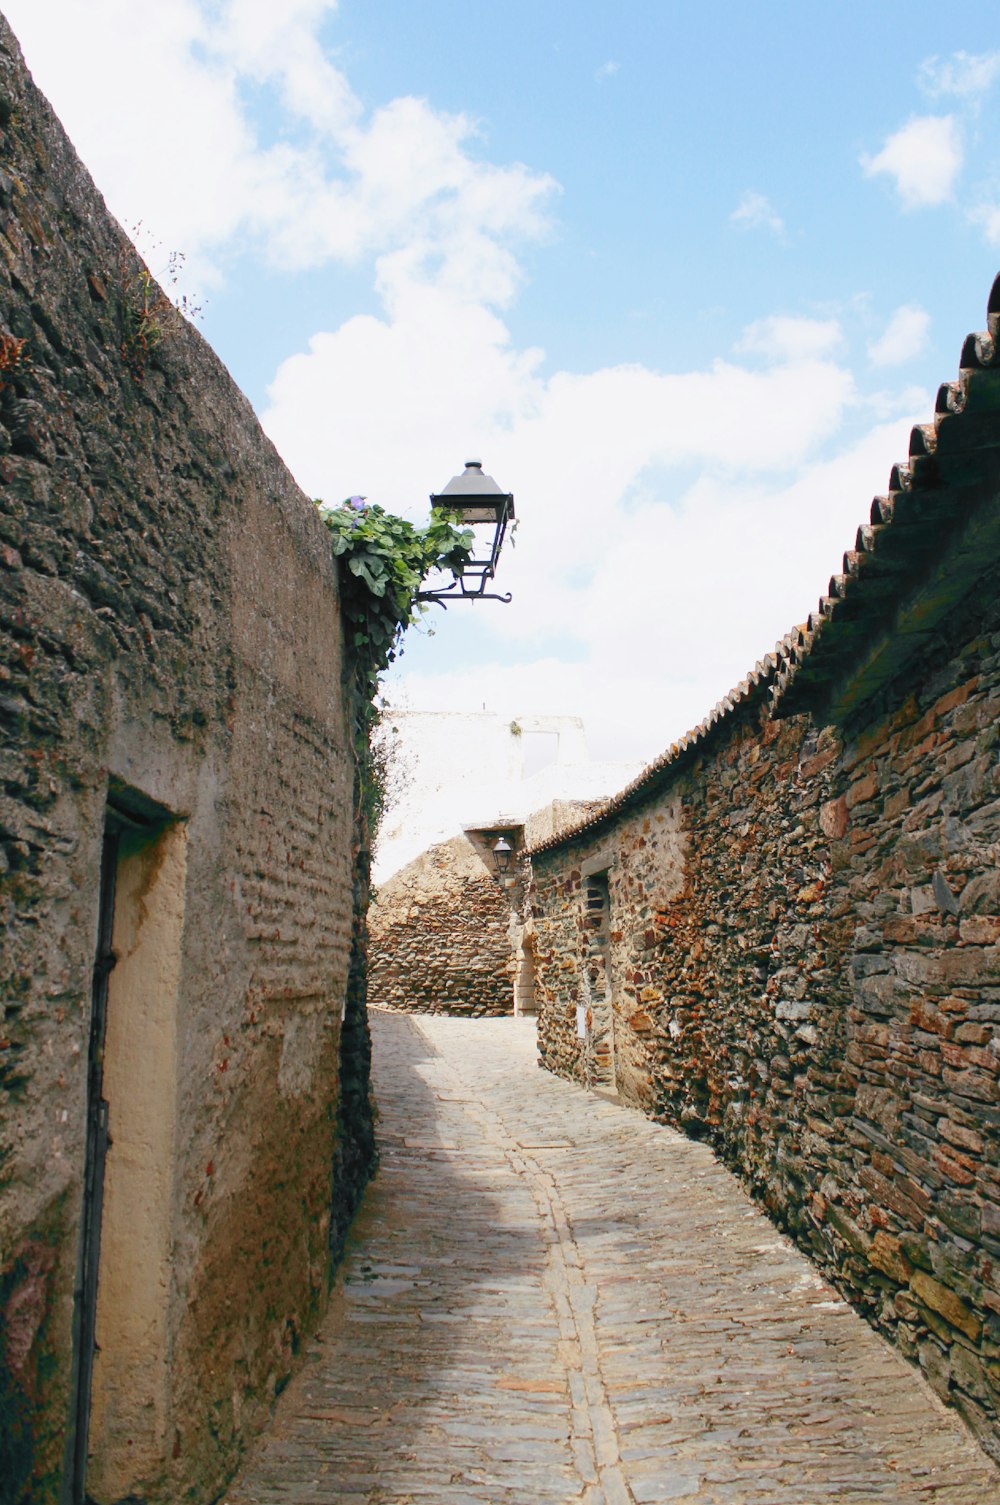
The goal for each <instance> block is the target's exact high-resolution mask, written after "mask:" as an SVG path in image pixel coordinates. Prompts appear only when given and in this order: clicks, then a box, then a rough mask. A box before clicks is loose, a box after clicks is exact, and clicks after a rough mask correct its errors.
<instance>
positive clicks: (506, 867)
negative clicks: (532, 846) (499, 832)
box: [490, 836, 514, 883]
mask: <svg viewBox="0 0 1000 1505" xmlns="http://www.w3.org/2000/svg"><path fill="white" fill-rule="evenodd" d="M490 851H491V853H492V854H493V866H494V867H495V868H496V870H497V877H498V878H499V879H500V882H501V883H503V882H504V880H505V878H506V877H507V874H508V873H509V872H510V865H511V862H512V861H513V859H514V848H513V847H512V846H511V844H510V842H509V841H508V840H507V838H506V836H500V837H498V838H497V840H496V842H494V844H493V846H491V847H490Z"/></svg>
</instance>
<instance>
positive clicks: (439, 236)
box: [6, 0, 907, 757]
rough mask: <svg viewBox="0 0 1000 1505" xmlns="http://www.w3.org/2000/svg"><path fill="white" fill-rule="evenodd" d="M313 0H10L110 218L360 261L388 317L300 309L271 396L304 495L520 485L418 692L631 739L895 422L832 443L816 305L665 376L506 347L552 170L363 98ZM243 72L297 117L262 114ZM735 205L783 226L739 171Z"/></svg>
mask: <svg viewBox="0 0 1000 1505" xmlns="http://www.w3.org/2000/svg"><path fill="white" fill-rule="evenodd" d="M334 8H335V7H334V6H333V5H332V4H330V3H329V0H285V4H284V5H283V6H282V7H280V8H277V7H275V6H274V5H273V0H267V3H265V0H225V3H222V4H220V5H212V4H210V3H209V0H170V3H169V4H167V5H161V6H159V7H155V6H154V7H136V6H135V5H134V4H133V3H132V0H88V4H87V5H86V6H82V5H80V4H79V0H46V3H45V4H44V5H40V4H39V3H38V0H7V5H6V10H7V13H8V15H9V16H10V18H11V21H12V24H13V25H14V26H15V28H16V29H18V30H19V32H20V35H21V37H22V40H23V41H24V43H25V48H26V52H27V54H28V57H29V62H30V63H31V65H32V66H33V67H34V68H35V69H36V71H37V74H38V78H39V82H40V83H41V85H42V87H43V88H45V89H46V90H47V91H48V92H49V93H50V94H51V95H52V96H53V98H54V100H55V102H56V104H57V108H58V109H59V111H60V114H61V115H62V116H63V118H64V120H65V122H66V124H67V126H68V128H69V130H70V133H71V135H72V136H73V138H74V140H75V141H76V143H77V145H78V146H79V148H80V150H81V152H82V155H83V156H84V159H85V160H86V161H87V162H88V165H90V166H91V168H92V169H93V170H94V171H95V175H96V177H97V179H98V182H99V183H100V185H101V187H102V188H103V189H104V191H105V192H106V193H107V195H108V197H109V199H110V201H111V204H112V207H113V208H114V209H115V211H116V212H117V213H118V214H119V216H120V217H122V218H123V219H125V220H126V221H128V220H134V219H139V218H142V219H144V221H145V222H146V224H147V225H148V226H149V227H150V228H151V229H152V230H153V231H154V232H155V233H156V234H157V235H158V237H159V238H160V239H161V240H162V241H164V243H165V244H167V245H168V246H170V247H177V248H179V249H183V250H186V251H188V252H189V253H191V255H192V260H193V261H194V262H195V264H196V266H197V263H198V258H199V257H200V259H201V265H202V266H203V267H208V268H213V267H214V268H215V269H216V271H217V272H219V269H221V268H223V267H224V266H225V258H226V255H227V254H228V253H230V252H231V251H233V250H234V249H236V248H242V247H243V246H244V245H247V246H248V247H249V249H250V250H251V251H253V252H255V253H256V254H257V255H258V256H261V257H267V258H270V259H271V260H272V261H274V262H276V263H277V264H279V265H280V266H284V267H288V268H292V269H294V268H300V267H315V266H317V265H320V264H322V263H323V262H324V261H328V260H340V261H345V260H350V259H354V260H355V261H357V260H360V259H362V258H370V259H371V262H372V266H373V275H374V277H375V285H376V289H377V292H378V295H379V297H380V299H381V311H380V313H379V315H378V316H374V315H364V316H358V317H355V318H352V319H348V320H347V321H346V322H344V323H342V324H341V325H340V326H339V327H337V328H331V329H327V330H323V329H319V330H317V332H316V333H315V334H314V335H313V336H312V338H311V339H310V340H309V342H308V345H307V348H305V349H304V350H302V351H300V352H299V353H297V354H294V355H291V356H289V358H288V359H287V360H285V361H283V362H282V364H281V365H280V367H279V368H278V371H277V373H276V375H275V379H274V382H273V385H272V388H271V391H270V406H269V409H268V411H267V412H266V413H265V415H264V421H265V423H266V426H267V428H268V431H269V432H270V433H271V435H272V437H273V438H274V439H275V441H276V442H277V444H278V446H279V449H280V450H281V452H282V453H283V455H284V457H285V458H286V460H287V461H288V463H289V464H290V465H291V467H292V469H293V470H294V471H295V473H296V474H297V475H298V477H299V479H300V480H301V481H302V482H303V484H304V485H305V486H306V488H307V489H308V490H309V491H310V492H311V493H312V494H314V495H323V496H326V497H327V498H328V499H333V500H335V499H338V498H340V497H342V496H345V495H347V494H349V493H352V492H360V493H364V494H366V495H367V496H369V497H370V498H372V500H375V501H380V502H382V503H384V504H386V505H388V506H391V507H393V508H395V509H397V510H400V511H404V512H407V513H409V514H410V515H413V514H414V513H415V512H416V513H418V514H420V515H424V514H425V509H426V497H427V494H428V493H429V492H430V491H431V490H433V489H437V488H438V487H439V486H440V485H441V484H442V483H443V482H445V481H446V480H447V478H448V477H449V476H451V475H452V474H454V472H455V471H456V470H457V469H458V468H459V467H460V466H461V464H462V461H463V460H464V459H465V458H466V456H467V455H468V454H475V453H478V454H481V455H482V457H483V460H484V462H485V463H486V467H487V469H488V470H490V471H491V472H492V473H493V474H494V475H495V476H496V477H497V479H498V480H500V481H501V482H502V483H503V484H504V485H505V486H509V487H511V488H512V489H513V490H514V491H515V492H516V494H517V498H518V512H519V515H520V516H521V518H522V528H521V531H520V534H519V539H518V547H517V549H516V551H514V552H513V553H510V552H508V553H507V555H506V557H505V559H504V561H503V565H502V569H503V577H502V580H501V582H499V583H500V585H501V588H503V589H508V588H509V589H513V590H514V591H515V592H516V599H515V603H514V605H513V606H512V607H511V608H509V609H500V608H495V609H492V610H489V611H486V610H484V611H483V612H478V613H477V616H478V620H477V622H476V627H475V631H476V632H477V633H482V634H483V636H484V638H485V639H487V640H488V643H489V644H490V646H489V647H488V648H487V650H486V652H485V653H484V655H483V658H484V662H482V663H481V664H480V666H479V667H477V669H476V671H475V673H474V674H471V673H470V674H465V673H464V672H459V671H455V672H448V671H443V672H440V673H435V674H434V675H433V676H426V675H425V676H424V679H423V681H421V680H420V677H419V676H410V677H411V678H412V679H413V685H412V687H411V688H412V694H411V704H413V705H414V706H419V705H421V704H430V705H432V706H439V707H442V708H445V707H448V706H449V705H456V704H457V705H463V704H464V705H466V706H468V705H474V706H478V705H479V704H481V703H482V700H483V698H486V699H487V700H491V701H499V700H501V699H505V700H506V702H507V703H508V704H509V707H510V709H511V713H512V714H514V713H515V712H517V711H527V710H531V709H538V710H543V709H550V710H553V711H558V710H567V711H569V712H573V713H579V712H580V711H581V710H582V711H584V712H586V713H587V715H588V719H589V720H590V721H591V722H592V723H594V722H597V723H600V722H601V720H603V727H602V726H601V725H600V724H597V725H595V726H594V727H593V730H594V743H595V750H596V751H597V752H599V753H605V754H606V755H609V756H614V755H616V754H621V755H633V754H635V753H637V752H638V753H639V754H640V755H643V756H646V757H652V756H654V755H655V754H656V753H657V752H659V751H660V750H661V748H662V746H663V745H664V744H665V742H666V740H668V739H669V738H671V737H674V736H676V735H678V734H679V733H680V732H682V731H683V730H684V729H685V728H686V727H687V726H689V725H692V724H694V723H695V722H697V721H699V720H700V719H701V718H702V717H703V716H704V715H705V714H706V713H707V711H708V710H709V709H710V707H711V705H712V704H713V702H714V701H715V700H716V699H717V698H718V697H719V696H720V695H721V694H723V693H724V692H725V691H726V690H727V689H728V688H730V686H731V685H732V684H733V683H734V682H735V681H736V680H738V679H739V678H741V677H742V676H743V675H744V674H745V673H746V672H747V670H748V669H749V668H750V667H751V665H752V663H753V661H754V660H755V659H756V658H757V657H758V656H759V655H760V654H761V653H763V652H764V651H766V650H767V649H768V648H770V647H771V646H772V645H773V643H774V640H775V639H776V638H777V637H778V636H779V635H780V634H781V633H783V632H784V631H786V630H787V629H788V627H790V626H791V624H792V623H793V622H795V621H796V620H800V619H801V618H802V617H803V616H804V615H805V614H806V613H807V612H808V611H809V609H810V608H811V607H812V606H813V605H814V601H815V597H816V595H818V593H819V591H820V590H822V589H823V588H824V587H825V584H826V579H827V578H828V576H829V574H830V572H831V570H832V569H833V568H835V567H836V565H837V563H838V561H839V558H840V554H841V552H842V551H843V549H844V547H845V546H847V545H848V544H850V543H851V541H852V539H853V533H854V528H855V527H856V524H857V522H858V521H859V520H860V519H861V516H862V515H863V513H864V512H865V502H866V492H867V494H869V495H870V492H871V489H872V487H873V485H877V484H878V483H879V481H880V479H881V478H882V476H884V475H887V474H888V468H889V464H890V463H891V460H892V459H894V458H896V457H897V456H898V455H900V454H903V453H905V449H906V427H907V425H905V424H903V423H900V422H898V421H897V422H893V423H891V424H887V425H883V424H881V423H877V424H876V425H875V426H873V427H871V428H870V431H869V432H868V434H867V436H865V437H863V438H862V439H861V440H859V441H857V442H855V443H854V444H853V446H852V447H851V448H850V449H849V450H848V451H847V452H845V453H842V454H840V456H839V458H831V457H830V455H831V450H833V449H835V447H836V444H837V443H838V442H840V444H841V445H843V440H842V438H841V437H840V436H841V435H842V433H843V425H844V423H845V420H846V419H847V418H849V417H850V418H854V419H856V418H857V414H858V412H859V399H858V394H857V390H856V387H855V383H854V380H853V378H852V374H851V372H850V370H849V368H848V367H847V365H846V364H845V362H844V360H843V358H842V353H841V350H842V347H841V330H840V326H839V324H838V323H837V321H835V320H832V319H831V320H814V319H797V318H792V317H788V316H775V317H774V318H770V319H760V320H757V321H756V322H755V323H754V324H753V325H751V326H750V327H749V328H748V329H747V331H746V332H745V333H744V335H743V338H742V340H741V342H740V343H739V345H738V346H737V350H736V358H734V359H728V360H715V361H711V362H709V363H708V364H706V365H705V366H704V368H702V369H696V370H691V371H688V372H684V373H677V372H668V371H662V370H656V369H653V368H652V367H649V366H642V365H618V366H614V367H606V368H603V369H598V370H592V371H583V372H573V371H566V370H562V371H559V370H557V371H554V372H551V371H549V370H548V369H547V367H546V365H545V362H544V359H543V353H542V352H541V351H540V350H537V349H533V348H517V347H516V346H515V345H514V343H513V341H512V339H511V337H510V333H509V331H508V328H507V326H506V324H505V323H504V320H503V318H502V316H501V315H502V311H503V309H504V308H505V307H506V306H507V305H508V304H509V303H510V301H511V299H512V298H513V296H514V294H515V292H516V290H517V286H518V282H519V277H520V264H519V261H518V255H519V252H520V250H521V247H522V245H523V243H524V242H525V240H526V238H529V237H532V236H538V235H539V234H541V233H543V232H544V229H545V214H546V207H547V205H548V203H549V202H550V199H551V196H552V194H553V192H554V189H555V185H554V183H553V182H552V180H551V179H550V178H549V177H547V176H545V175H544V174H542V173H538V172H533V171H531V170H529V169H528V168H526V167H524V166H521V165H519V164H516V163H515V164H510V165H506V166H496V165H494V164H491V163H488V162H485V161H483V160H481V159H480V157H479V156H478V155H477V152H476V145H477V143H476V136H475V129H474V126H473V124H472V123H471V122H470V121H469V120H468V119H467V118H466V117H464V116H461V115H452V114H446V113H444V112H441V111H438V110H435V109H434V108H433V107H432V105H431V104H429V103H428V102H427V101H425V100H420V99H415V98H408V97H407V98H400V99H395V100H391V101H389V102H387V103H384V104H382V105H381V106H380V107H378V108H376V109H374V110H373V111H368V110H366V109H364V108H363V107H362V105H361V103H360V101H359V100H358V98H357V97H356V96H355V94H354V93H353V91H352V90H351V87H350V84H349V82H348V80H347V78H346V77H345V75H344V73H343V71H342V70H340V69H339V68H338V67H337V66H335V62H334V61H333V60H331V56H330V55H329V54H328V52H327V51H325V50H324V48H323V46H322V45H321V43H320V27H321V24H322V23H323V21H324V20H325V19H327V18H328V17H329V15H330V13H331V11H332V10H333V9H334ZM150 58H155V60H156V66H155V67H150V66H137V59H138V60H142V59H150ZM102 81H103V82H102ZM254 91H258V93H259V94H262V96H263V97H264V98H265V100H266V102H267V104H268V106H269V111H268V112H266V113H267V114H269V115H270V117H271V118H272V119H273V118H275V115H277V118H278V119H279V121H281V122H282V124H283V125H290V127H294V128H290V129H289V130H288V131H287V133H285V134H272V135H267V134H265V133H263V131H262V128H261V127H260V126H259V125H258V124H257V123H256V121H257V119H258V117H257V116H256V115H254V114H253V113H252V112H251V110H250V107H249V106H248V104H247V99H248V97H253V95H254ZM179 106H180V107H179ZM123 120H124V121H127V122H128V129H127V130H123V129H122V121H123ZM894 139H896V138H894ZM206 142H208V143H211V150H206ZM886 150H887V151H888V146H887V148H886ZM883 155H884V154H883ZM873 170H882V169H881V168H879V169H873ZM885 170H889V169H888V168H886V169H885ZM732 218H733V221H734V223H736V224H737V225H741V226H743V227H744V228H748V229H752V228H762V229H765V230H768V231H770V232H771V233H773V234H776V235H778V236H781V235H782V234H783V231H784V226H783V223H782V220H781V218H780V216H779V215H777V213H776V212H775V210H774V209H773V207H772V206H771V205H770V203H769V201H768V200H767V199H766V198H765V197H764V196H763V195H761V194H759V193H754V192H752V191H748V193H747V194H745V195H744V197H743V200H742V201H741V204H740V206H739V207H738V208H737V210H736V211H735V212H734V214H733V216H732ZM742 355H750V356H753V357H755V358H759V357H763V358H764V364H763V366H762V367H761V363H760V361H759V359H756V360H754V361H743V360H742V359H741V358H740V357H741V356H742ZM880 401H881V403H882V406H881V408H880V411H885V412H887V413H892V412H893V405H892V397H891V394H886V395H885V396H884V398H883V399H880ZM871 422H872V420H871V416H870V415H869V423H871ZM873 477H874V480H873ZM457 617H459V611H458V610H456V611H454V612H449V613H448V616H447V619H446V621H445V623H444V624H442V626H441V630H440V633H439V637H438V640H437V644H436V646H439V647H440V651H441V658H440V660H439V662H441V663H442V664H443V663H445V662H446V661H447V651H448V650H447V643H448V634H457V635H458V636H457V637H454V636H453V637H452V641H453V642H458V643H460V644H461V642H462V636H461V635H462V634H463V632H464V633H468V630H469V629H468V625H467V623H465V622H462V621H461V620H460V621H459V625H458V627H457V628H456V627H455V626H454V619H455V618H457ZM567 641H569V642H570V644H571V651H569V652H568V653H567V652H563V651H562V648H563V647H565V646H566V644H567ZM553 644H560V645H562V646H561V647H560V649H559V651H557V650H556V648H554V647H553ZM408 662H409V660H408V659H404V661H403V667H404V668H405V667H406V665H407V664H408Z"/></svg>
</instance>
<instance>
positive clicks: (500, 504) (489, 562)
mask: <svg viewBox="0 0 1000 1505" xmlns="http://www.w3.org/2000/svg"><path fill="white" fill-rule="evenodd" d="M431 506H432V507H437V508H439V509H440V510H441V511H442V512H446V513H448V514H449V521H450V522H452V523H454V525H455V527H456V528H471V529H472V530H473V533H474V538H475V541H474V543H473V549H472V558H471V559H470V560H469V562H468V564H467V565H465V567H464V568H463V569H462V570H461V572H458V573H456V574H455V578H454V579H453V580H452V582H451V584H450V585H446V586H443V587H442V588H441V589H440V590H428V591H421V592H420V593H419V594H418V596H417V600H418V601H438V602H440V603H441V605H442V606H447V604H448V602H449V601H462V600H469V601H510V599H511V597H510V593H509V592H508V593H507V595H505V596H500V595H497V594H495V593H490V592H488V591H487V589H486V587H487V585H488V584H489V582H490V581H491V580H492V579H493V576H494V575H495V574H496V567H497V560H498V559H499V558H500V550H501V548H502V547H503V541H504V536H505V534H506V532H507V524H508V523H510V522H513V520H514V498H513V496H512V495H511V493H510V492H509V491H501V490H500V487H499V486H498V485H497V483H496V481H494V479H493V477H492V476H488V475H486V474H485V473H484V471H483V462H482V460H466V462H465V469H464V470H463V472H462V474H461V475H460V476H454V477H452V479H451V480H450V481H449V482H448V484H447V486H446V487H445V488H444V490H443V491H440V492H438V493H437V495H436V496H432V497H431Z"/></svg>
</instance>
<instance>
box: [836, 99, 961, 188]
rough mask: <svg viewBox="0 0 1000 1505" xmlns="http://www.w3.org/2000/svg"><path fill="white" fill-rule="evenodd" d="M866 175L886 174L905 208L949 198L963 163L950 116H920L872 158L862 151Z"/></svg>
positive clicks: (957, 133) (897, 132)
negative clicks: (891, 180)
mask: <svg viewBox="0 0 1000 1505" xmlns="http://www.w3.org/2000/svg"><path fill="white" fill-rule="evenodd" d="M860 160H861V166H862V168H863V169H864V172H865V176H866V177H869V178H870V177H875V176H876V175H877V174H879V173H885V174H887V175H888V176H889V177H890V178H892V179H893V182H894V183H895V186H896V191H897V193H898V194H899V196H900V198H901V199H902V201H903V208H904V209H922V208H926V207H929V206H931V205H934V204H943V203H945V202H946V200H948V199H950V198H951V195H952V190H953V188H954V184H955V179H956V177H957V176H958V173H959V171H960V169H961V166H962V160H963V155H962V142H961V137H960V134H959V129H958V125H957V123H956V121H955V119H954V117H953V116H952V115H919V116H916V117H915V118H914V119H913V120H910V121H908V122H907V124H906V125H904V126H902V127H901V128H900V129H899V130H898V131H896V132H895V134H894V135H892V136H890V137H889V139H888V140H887V141H886V143H885V146H883V148H882V150H881V151H880V152H878V153H877V154H876V155H875V156H874V157H872V156H869V155H868V154H867V153H863V154H862V156H861V159H860Z"/></svg>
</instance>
